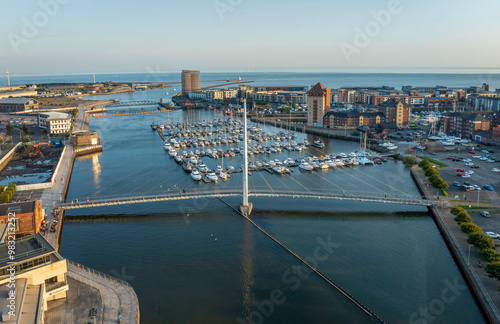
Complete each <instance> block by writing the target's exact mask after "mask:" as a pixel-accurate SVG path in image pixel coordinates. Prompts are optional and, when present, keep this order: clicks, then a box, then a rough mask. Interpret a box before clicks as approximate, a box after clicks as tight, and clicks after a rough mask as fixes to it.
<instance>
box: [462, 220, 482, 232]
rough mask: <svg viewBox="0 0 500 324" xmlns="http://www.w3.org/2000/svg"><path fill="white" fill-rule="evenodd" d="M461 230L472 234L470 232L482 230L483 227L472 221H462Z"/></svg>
mask: <svg viewBox="0 0 500 324" xmlns="http://www.w3.org/2000/svg"><path fill="white" fill-rule="evenodd" d="M460 230H461V231H462V232H464V233H466V234H470V233H475V232H482V231H483V230H482V229H481V227H479V226H477V225H476V224H474V223H470V222H467V223H466V222H462V223H461V224H460Z"/></svg>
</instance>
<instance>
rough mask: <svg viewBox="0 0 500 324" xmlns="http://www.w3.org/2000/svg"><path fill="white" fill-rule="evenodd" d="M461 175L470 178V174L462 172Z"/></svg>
mask: <svg viewBox="0 0 500 324" xmlns="http://www.w3.org/2000/svg"><path fill="white" fill-rule="evenodd" d="M461 177H462V178H470V174H462V175H461Z"/></svg>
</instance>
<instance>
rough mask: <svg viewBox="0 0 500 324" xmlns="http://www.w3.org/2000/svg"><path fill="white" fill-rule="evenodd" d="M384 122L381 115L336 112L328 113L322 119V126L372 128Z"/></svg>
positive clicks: (383, 117) (376, 113) (377, 113)
mask: <svg viewBox="0 0 500 324" xmlns="http://www.w3.org/2000/svg"><path fill="white" fill-rule="evenodd" d="M384 120H385V116H384V114H382V113H379V112H375V113H362V112H336V111H330V112H328V113H326V114H325V116H324V118H323V125H324V127H327V128H344V127H359V126H368V127H372V126H374V125H376V124H380V123H381V122H383V121H384Z"/></svg>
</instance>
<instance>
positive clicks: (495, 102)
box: [467, 94, 500, 110]
mask: <svg viewBox="0 0 500 324" xmlns="http://www.w3.org/2000/svg"><path fill="white" fill-rule="evenodd" d="M467 102H468V104H469V106H472V107H474V110H500V98H496V97H484V96H482V95H478V94H473V95H470V96H469V98H467Z"/></svg>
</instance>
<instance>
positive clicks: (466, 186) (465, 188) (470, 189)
mask: <svg viewBox="0 0 500 324" xmlns="http://www.w3.org/2000/svg"><path fill="white" fill-rule="evenodd" d="M462 188H463V189H464V191H473V190H474V187H473V186H468V185H463V186H462Z"/></svg>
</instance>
